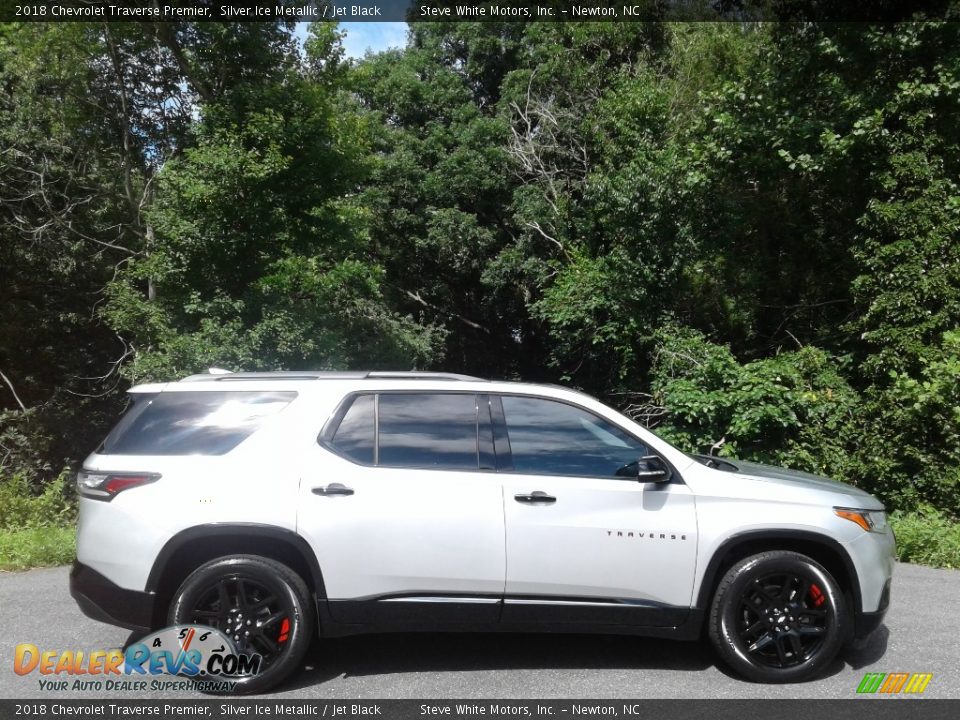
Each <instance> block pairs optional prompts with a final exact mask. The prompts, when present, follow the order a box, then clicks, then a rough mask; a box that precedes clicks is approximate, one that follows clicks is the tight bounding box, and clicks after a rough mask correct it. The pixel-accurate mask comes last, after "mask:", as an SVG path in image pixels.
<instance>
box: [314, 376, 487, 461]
mask: <svg viewBox="0 0 960 720" xmlns="http://www.w3.org/2000/svg"><path fill="white" fill-rule="evenodd" d="M487 425H489V422H488V423H487ZM477 430H478V405H477V396H476V395H474V394H472V393H380V394H379V395H374V394H370V395H357V396H356V397H355V398H354V399H353V400H352V402H351V403H350V405H349V406H348V407H347V409H346V410H345V411H344V413H343V416H342V419H341V420H340V424H339V425H338V426H337V428H336V431H335V432H334V433H333V437H332V438H331V439H329V440H326V442H327V443H328V445H329V446H330V447H331V448H332V449H333V450H335V451H336V452H338V453H339V454H340V455H342V456H344V457H345V458H347V459H349V460H352V461H354V462H357V463H361V464H364V465H379V466H386V467H395V468H426V469H434V470H477V469H478V468H479V459H478V453H477V448H478V443H477V438H478V435H477ZM486 431H487V432H489V428H487V429H486ZM489 452H492V449H491V450H490V451H489Z"/></svg>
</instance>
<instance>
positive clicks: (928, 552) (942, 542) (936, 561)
mask: <svg viewBox="0 0 960 720" xmlns="http://www.w3.org/2000/svg"><path fill="white" fill-rule="evenodd" d="M890 524H891V525H892V526H893V531H894V533H896V536H897V559H898V560H900V562H912V563H920V564H921V565H932V566H933V567H943V568H953V569H954V570H957V569H960V523H958V522H956V521H952V520H949V519H948V518H947V517H945V516H944V515H943V514H942V513H939V512H937V511H936V510H934V509H933V508H930V507H925V508H922V509H921V510H919V511H917V512H909V513H908V512H896V513H893V515H891V516H890Z"/></svg>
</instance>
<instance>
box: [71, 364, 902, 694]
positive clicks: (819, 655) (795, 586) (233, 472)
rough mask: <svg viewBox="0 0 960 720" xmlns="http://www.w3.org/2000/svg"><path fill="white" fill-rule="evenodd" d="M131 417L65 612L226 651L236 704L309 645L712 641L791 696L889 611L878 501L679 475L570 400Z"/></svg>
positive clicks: (754, 478)
mask: <svg viewBox="0 0 960 720" xmlns="http://www.w3.org/2000/svg"><path fill="white" fill-rule="evenodd" d="M130 393H131V398H132V403H131V407H130V409H129V410H128V411H127V413H126V414H125V415H124V416H123V418H122V419H121V420H120V421H119V423H118V424H117V426H116V427H115V428H114V430H113V431H112V432H111V433H110V434H109V436H108V437H107V438H106V439H105V440H104V442H103V444H102V445H101V446H100V447H99V448H97V450H96V451H95V452H94V453H93V454H91V455H90V456H89V457H88V458H87V460H86V462H85V463H84V469H83V471H82V472H81V473H80V475H79V477H78V487H79V492H80V495H81V501H80V529H79V538H78V552H77V556H78V559H77V564H76V566H75V568H74V570H73V573H72V579H71V583H72V592H73V596H74V597H75V598H76V599H77V602H78V603H79V604H80V606H81V607H82V608H83V610H84V611H85V612H86V613H87V614H88V615H90V616H91V617H94V618H97V619H100V620H103V621H105V622H110V623H114V624H117V625H123V626H125V627H129V628H139V629H143V630H148V629H155V628H158V627H162V626H164V625H168V624H178V623H198V624H203V625H209V626H212V627H215V628H217V629H219V630H221V631H224V632H227V633H228V634H229V635H230V636H231V637H234V638H235V640H236V642H237V643H238V645H239V646H240V648H241V650H244V651H248V652H255V653H258V654H260V655H261V656H262V658H263V661H264V663H263V668H262V672H261V673H260V674H258V675H257V676H255V677H249V678H243V679H241V680H240V683H239V687H240V688H241V689H242V690H244V691H248V692H257V691H262V690H265V689H267V688H270V687H272V686H273V685H275V684H276V683H278V682H280V681H281V680H282V679H284V678H285V677H287V676H288V675H289V674H290V673H292V672H294V671H295V669H296V668H297V666H298V665H299V663H300V661H301V659H302V657H303V654H304V652H305V651H306V649H307V647H308V645H309V643H310V642H311V639H312V638H313V637H314V636H315V635H317V634H319V636H320V637H321V638H324V637H335V636H341V635H349V634H354V633H366V632H382V631H394V630H403V631H410V630H430V631H438V630H451V631H454V630H473V631H476V630H495V631H547V632H604V633H628V634H635V635H653V636H668V637H674V638H679V639H686V640H694V639H697V638H700V637H701V636H703V635H707V636H709V638H710V639H711V641H712V642H713V644H714V645H715V646H716V648H717V651H718V652H719V655H720V657H721V658H722V660H723V661H724V662H725V663H727V664H728V665H729V666H730V667H732V668H733V669H734V670H736V671H737V672H738V673H740V674H741V675H742V676H743V677H745V678H748V679H750V680H754V681H762V682H786V681H798V680H804V679H807V678H811V677H813V676H816V675H817V674H818V673H820V672H821V671H822V670H823V669H824V668H825V667H826V666H827V664H828V663H829V662H830V661H831V659H832V658H833V657H834V656H835V655H836V653H837V652H838V650H839V649H840V648H841V646H842V645H843V643H844V641H845V640H846V639H848V638H850V637H853V636H857V637H862V636H864V635H866V634H867V633H869V632H871V631H872V630H873V629H874V628H876V627H877V626H878V625H879V623H880V622H881V619H882V618H883V615H884V612H885V610H886V608H887V604H888V600H889V593H890V577H891V572H892V569H893V558H894V538H893V534H892V532H891V530H890V528H889V526H888V524H887V520H886V516H885V513H884V509H883V506H882V505H881V503H880V502H879V501H878V500H877V499H876V498H874V497H872V496H871V495H869V494H867V493H865V492H863V491H861V490H858V489H857V488H855V487H852V486H850V485H844V484H842V483H839V482H833V481H831V480H827V479H824V478H820V477H816V476H813V475H808V474H805V473H801V472H794V471H789V470H781V469H778V468H772V467H766V466H762V465H756V464H753V463H747V462H740V461H736V460H728V459H720V458H714V457H700V456H691V455H687V454H686V453H683V452H681V451H680V450H678V449H676V448H674V447H672V446H671V445H669V444H668V443H666V442H664V441H663V440H661V439H660V438H658V437H657V436H656V435H654V434H653V433H651V432H650V431H648V430H647V429H645V428H643V427H641V426H639V425H637V424H636V423H634V422H632V421H631V420H629V419H628V418H626V417H624V416H623V415H621V414H619V413H618V412H616V411H615V410H612V409H610V408H608V407H606V406H604V405H602V404H601V403H599V402H597V401H596V400H594V399H593V398H590V397H587V396H586V395H583V394H581V393H578V392H574V391H571V390H568V389H564V388H562V387H556V386H546V385H529V384H523V383H512V382H488V381H484V380H481V379H477V378H470V377H464V376H459V375H447V374H441V373H384V372H345V373H324V372H296V373H219V374H204V375H197V376H192V377H189V378H186V379H184V380H182V381H180V382H173V383H167V384H154V385H140V386H137V387H134V388H133V389H132V390H131V391H130ZM117 538H123V542H117Z"/></svg>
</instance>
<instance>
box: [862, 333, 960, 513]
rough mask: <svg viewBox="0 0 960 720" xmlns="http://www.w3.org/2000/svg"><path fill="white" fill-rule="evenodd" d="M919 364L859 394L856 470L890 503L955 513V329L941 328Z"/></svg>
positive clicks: (958, 398)
mask: <svg viewBox="0 0 960 720" xmlns="http://www.w3.org/2000/svg"><path fill="white" fill-rule="evenodd" d="M918 363H919V366H920V369H919V371H918V372H916V373H915V374H911V373H907V372H904V371H899V372H898V371H891V373H890V382H889V383H886V384H883V385H880V386H872V387H870V388H868V390H867V392H866V393H865V400H866V402H865V403H864V405H863V407H862V409H861V411H860V413H859V418H860V423H861V427H860V429H859V430H858V432H857V433H856V445H855V447H854V448H853V453H854V459H855V462H856V470H855V474H854V477H855V478H856V479H858V480H859V482H861V483H862V484H863V485H864V486H865V487H869V488H871V489H872V490H874V491H876V492H878V493H879V494H880V495H881V496H882V497H884V498H885V499H887V500H888V501H889V502H890V504H891V505H892V506H893V507H900V508H905V509H909V508H915V507H918V506H919V505H921V504H929V505H933V506H934V507H936V508H939V509H940V510H942V511H945V512H947V513H948V514H950V515H952V516H953V517H960V333H958V332H957V331H952V332H947V333H945V334H944V335H943V339H942V342H940V343H938V344H937V345H933V346H930V347H927V348H925V349H924V354H923V356H922V357H921V358H919V361H918Z"/></svg>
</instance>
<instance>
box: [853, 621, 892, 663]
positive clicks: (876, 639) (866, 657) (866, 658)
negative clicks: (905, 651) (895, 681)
mask: <svg viewBox="0 0 960 720" xmlns="http://www.w3.org/2000/svg"><path fill="white" fill-rule="evenodd" d="M889 641H890V631H889V630H888V629H887V626H886V625H881V626H880V627H878V628H877V629H876V630H875V631H874V632H873V633H871V634H870V636H869V637H867V638H866V639H864V640H858V641H856V642H854V643H852V644H851V645H850V646H848V647H847V648H846V649H845V650H844V652H843V653H841V657H842V658H843V659H844V660H846V661H847V664H848V665H850V667H852V668H853V669H854V670H859V669H860V668H864V667H867V666H868V665H873V664H874V663H875V662H877V661H878V660H880V658H882V657H883V656H884V655H886V653H887V644H888V643H889Z"/></svg>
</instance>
